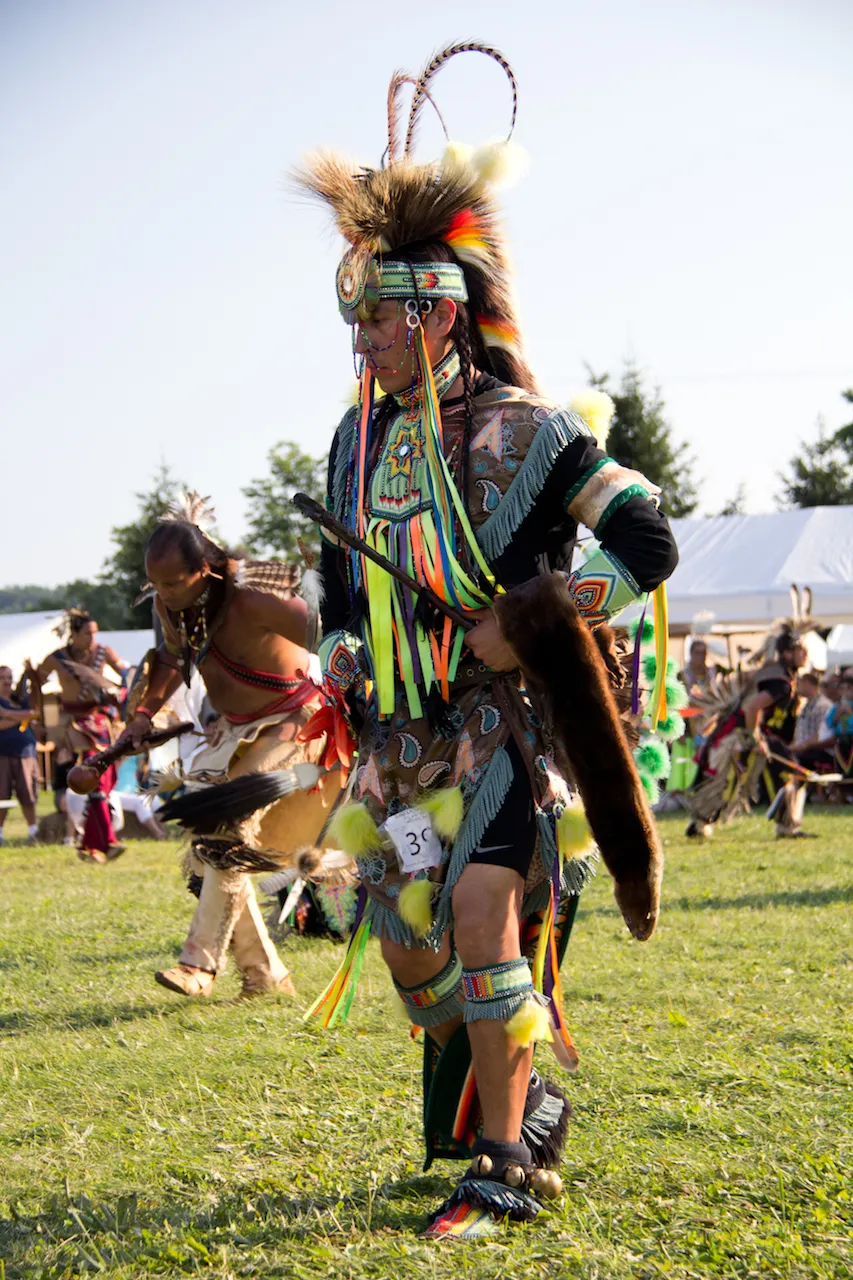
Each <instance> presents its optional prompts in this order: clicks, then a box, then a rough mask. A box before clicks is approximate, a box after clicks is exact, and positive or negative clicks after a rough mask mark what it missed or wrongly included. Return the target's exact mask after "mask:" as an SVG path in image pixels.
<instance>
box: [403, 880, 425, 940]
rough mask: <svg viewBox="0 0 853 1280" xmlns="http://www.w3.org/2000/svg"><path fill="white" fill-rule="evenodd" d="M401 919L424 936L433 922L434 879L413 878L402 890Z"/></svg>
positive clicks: (419, 935) (419, 934)
mask: <svg viewBox="0 0 853 1280" xmlns="http://www.w3.org/2000/svg"><path fill="white" fill-rule="evenodd" d="M400 919H401V920H403V921H404V922H405V923H406V924H407V925H408V926H409V928H410V929H411V930H412V933H414V934H415V936H416V937H418V938H423V937H424V935H425V934H427V933H429V931H430V926H431V924H432V881H430V880H412V881H411V882H410V883H409V884H407V885H404V886H403V888H402V889H401V890H400Z"/></svg>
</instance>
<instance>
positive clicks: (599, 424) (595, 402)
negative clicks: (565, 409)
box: [569, 387, 616, 449]
mask: <svg viewBox="0 0 853 1280" xmlns="http://www.w3.org/2000/svg"><path fill="white" fill-rule="evenodd" d="M569 408H570V409H571V411H572V413H577V414H579V415H580V416H581V417H582V418H583V420H584V422H585V423H586V424H587V426H588V427H589V429H590V431H591V432H592V434H593V435H594V436H595V442H596V444H597V445H598V447H599V449H603V448H604V446H605V444H606V443H607V432H608V429H609V427H610V421H611V419H612V417H613V415H614V413H615V412H616V406H615V404H614V403H613V401H612V400H611V398H610V396H609V395H608V394H607V392H606V391H597V390H596V389H595V387H587V388H586V389H585V390H584V391H579V392H578V393H577V395H576V396H573V397H572V402H571V404H570V405H569Z"/></svg>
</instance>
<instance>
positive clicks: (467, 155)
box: [441, 141, 474, 173]
mask: <svg viewBox="0 0 853 1280" xmlns="http://www.w3.org/2000/svg"><path fill="white" fill-rule="evenodd" d="M473 154H474V148H473V147H469V145H468V143H467V142H452V141H451V142H448V144H447V146H446V147H445V148H444V155H443V156H442V157H441V167H442V169H443V170H444V172H445V173H457V172H460V173H461V172H463V171H464V170H465V169H467V168H469V167H470V164H471V157H472V156H473Z"/></svg>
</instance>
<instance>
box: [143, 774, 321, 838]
mask: <svg viewBox="0 0 853 1280" xmlns="http://www.w3.org/2000/svg"><path fill="white" fill-rule="evenodd" d="M299 789H300V788H299V782H298V780H297V778H296V775H295V774H294V772H293V770H292V769H280V770H275V771H273V772H271V773H247V774H244V775H243V777H241V778H233V779H232V780H231V781H230V782H220V783H218V784H216V785H215V786H212V787H203V788H201V789H199V790H198V791H187V792H185V793H184V795H182V796H177V797H176V798H175V799H174V800H168V801H167V802H166V803H165V804H164V805H163V808H162V809H161V810H160V811H159V814H158V817H159V818H160V820H161V821H163V822H179V823H180V824H181V826H182V827H187V828H188V829H189V830H190V831H194V832H195V833H196V834H197V835H214V834H215V833H216V832H217V831H218V829H219V828H220V827H222V826H223V825H225V824H226V823H232V822H242V821H243V819H244V818H248V817H249V816H250V815H251V814H253V813H255V812H256V810H258V809H265V808H266V806H267V805H270V804H273V803H274V802H275V801H276V800H281V799H282V797H283V796H289V795H292V794H293V792H294V791H298V790H299Z"/></svg>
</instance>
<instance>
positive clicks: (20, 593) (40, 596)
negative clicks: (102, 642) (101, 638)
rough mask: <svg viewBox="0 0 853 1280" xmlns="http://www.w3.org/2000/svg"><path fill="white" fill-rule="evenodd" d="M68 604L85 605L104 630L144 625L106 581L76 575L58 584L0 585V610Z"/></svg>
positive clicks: (20, 610)
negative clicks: (72, 580)
mask: <svg viewBox="0 0 853 1280" xmlns="http://www.w3.org/2000/svg"><path fill="white" fill-rule="evenodd" d="M69 605H77V606H78V607H79V608H81V609H88V610H89V612H90V613H91V614H92V617H93V618H96V619H97V622H98V625H99V626H100V627H101V629H102V630H104V631H123V630H124V629H125V628H127V627H144V626H145V625H146V621H145V619H144V618H131V617H130V616H129V611H128V607H127V602H126V600H125V598H124V596H123V595H122V594H121V592H120V591H117V590H116V588H115V587H114V586H112V585H111V584H110V583H107V582H87V581H86V580H85V579H84V578H77V579H75V581H74V582H66V583H63V584H62V585H60V586H58V587H40V586H37V585H35V584H33V583H27V584H26V585H21V586H9V587H0V613H42V612H49V611H51V610H54V609H65V608H67V607H68V606H69ZM148 608H149V609H150V605H149V606H148Z"/></svg>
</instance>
